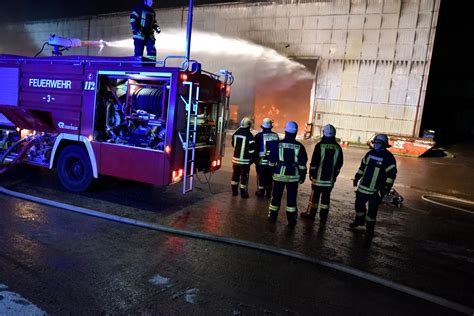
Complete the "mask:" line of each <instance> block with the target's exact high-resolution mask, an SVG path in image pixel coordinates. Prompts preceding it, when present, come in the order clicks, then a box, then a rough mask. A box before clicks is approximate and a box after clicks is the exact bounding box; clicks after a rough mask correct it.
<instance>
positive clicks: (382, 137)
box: [372, 134, 391, 148]
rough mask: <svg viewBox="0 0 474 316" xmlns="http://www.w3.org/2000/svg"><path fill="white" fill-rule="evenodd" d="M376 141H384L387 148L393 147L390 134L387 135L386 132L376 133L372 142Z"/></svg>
mask: <svg viewBox="0 0 474 316" xmlns="http://www.w3.org/2000/svg"><path fill="white" fill-rule="evenodd" d="M375 142H380V143H382V144H383V145H384V146H385V148H390V147H391V146H390V145H389V143H388V136H387V135H385V134H377V135H375V137H374V140H373V141H372V143H375Z"/></svg>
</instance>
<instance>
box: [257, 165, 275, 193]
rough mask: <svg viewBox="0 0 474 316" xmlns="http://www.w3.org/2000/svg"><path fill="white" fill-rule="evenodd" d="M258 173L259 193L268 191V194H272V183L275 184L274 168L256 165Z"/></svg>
mask: <svg viewBox="0 0 474 316" xmlns="http://www.w3.org/2000/svg"><path fill="white" fill-rule="evenodd" d="M255 169H256V171H257V186H258V188H257V189H258V191H260V192H263V191H264V190H266V191H267V194H270V192H271V191H272V182H273V179H272V177H273V167H270V166H268V165H259V164H257V165H255Z"/></svg>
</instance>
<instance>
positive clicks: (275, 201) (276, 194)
mask: <svg viewBox="0 0 474 316" xmlns="http://www.w3.org/2000/svg"><path fill="white" fill-rule="evenodd" d="M298 184H299V183H298V182H282V181H273V195H272V201H271V203H270V207H269V212H268V218H269V220H270V221H271V222H275V221H276V219H277V217H278V211H279V210H280V205H281V198H282V197H283V191H284V190H285V187H286V217H287V219H288V226H294V225H296V215H297V208H296V197H297V195H298Z"/></svg>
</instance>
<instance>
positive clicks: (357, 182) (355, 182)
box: [352, 179, 359, 187]
mask: <svg viewBox="0 0 474 316" xmlns="http://www.w3.org/2000/svg"><path fill="white" fill-rule="evenodd" d="M358 184H359V179H352V185H353V186H354V187H356V186H357V185H358Z"/></svg>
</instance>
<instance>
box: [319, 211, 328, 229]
mask: <svg viewBox="0 0 474 316" xmlns="http://www.w3.org/2000/svg"><path fill="white" fill-rule="evenodd" d="M328 214H329V209H321V211H319V222H320V223H321V225H325V224H326V222H327V220H328Z"/></svg>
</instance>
